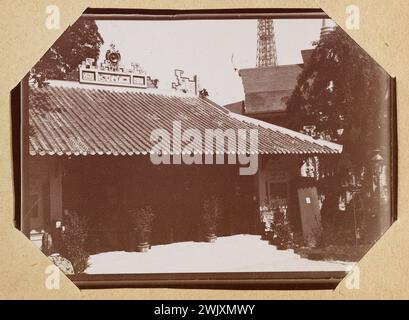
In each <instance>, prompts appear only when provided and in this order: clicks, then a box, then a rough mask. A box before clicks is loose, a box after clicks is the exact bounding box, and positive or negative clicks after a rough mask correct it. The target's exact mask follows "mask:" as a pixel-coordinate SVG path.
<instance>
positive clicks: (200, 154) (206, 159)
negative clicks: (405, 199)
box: [13, 10, 396, 286]
mask: <svg viewBox="0 0 409 320" xmlns="http://www.w3.org/2000/svg"><path fill="white" fill-rule="evenodd" d="M13 94H14V95H16V94H17V95H21V99H20V100H21V101H18V102H19V103H17V104H15V105H13V113H15V114H18V115H19V118H18V119H19V121H20V124H21V128H22V131H21V135H20V136H19V142H20V145H15V146H13V147H14V148H18V149H20V150H21V155H20V156H21V157H20V159H19V161H18V162H19V165H20V166H21V172H22V174H21V181H18V183H17V186H18V187H17V189H19V190H20V191H21V197H20V199H21V203H20V204H21V206H20V207H19V208H18V210H17V212H16V221H17V227H18V228H19V229H21V231H22V232H23V233H24V234H25V235H26V237H27V238H28V239H30V241H31V242H32V243H33V244H34V245H35V246H36V247H37V248H38V249H39V250H41V251H42V252H43V253H44V254H45V255H46V256H47V257H48V258H49V259H50V260H51V261H52V262H53V263H55V264H56V265H57V266H58V267H59V268H60V269H61V270H62V271H63V272H64V273H66V274H67V275H68V276H69V277H70V278H71V279H72V280H73V281H74V282H75V283H76V284H77V285H79V286H98V285H101V284H103V285H105V286H106V285H115V284H118V283H121V285H123V286H127V285H142V286H143V285H144V284H146V283H149V284H151V285H152V284H153V285H158V286H161V285H163V283H167V284H172V285H179V284H182V285H183V284H203V283H214V284H216V285H217V284H218V283H219V284H224V285H226V284H227V285H229V284H231V285H234V284H237V285H240V284H243V283H244V282H245V281H247V282H249V283H250V284H251V283H253V284H258V285H263V284H264V285H274V284H284V285H285V284H289V283H292V284H294V283H295V284H296V285H302V284H308V283H309V284H321V285H323V286H330V285H334V286H335V285H336V283H338V282H339V281H340V280H341V279H342V278H343V277H344V276H345V275H346V274H347V273H348V272H349V271H351V270H352V269H353V268H354V266H355V264H356V262H358V261H359V260H360V259H361V258H362V257H363V256H364V255H365V254H366V253H367V252H368V251H369V249H370V248H371V247H372V246H373V245H374V244H375V243H376V241H378V240H379V239H380V238H381V236H382V234H384V233H385V232H386V230H387V229H388V228H389V226H391V224H392V223H393V222H394V220H395V219H396V212H395V204H394V203H395V200H394V199H395V193H396V191H395V183H396V162H395V161H396V150H395V148H396V135H395V131H394V130H395V123H396V119H395V111H394V110H395V109H394V108H395V105H394V103H395V101H394V95H395V87H394V79H392V78H391V77H390V76H389V75H388V74H387V73H386V72H385V70H384V69H383V68H382V67H381V66H380V65H378V64H377V62H376V61H375V60H374V59H373V58H372V57H371V56H370V55H369V54H368V53H366V52H365V51H364V50H363V49H362V48H361V47H360V46H359V45H358V44H357V43H356V42H355V41H354V40H353V39H351V37H350V36H348V34H347V33H346V32H345V31H344V30H343V29H342V28H341V27H340V26H337V25H336V24H335V23H334V21H332V20H331V19H330V18H329V17H328V16H326V15H325V14H324V13H323V12H322V11H319V10H318V11H314V12H312V11H311V12H309V13H308V14H307V13H305V12H298V13H297V12H287V13H285V12H281V11H280V12H279V13H277V12H274V11H271V12H264V13H262V14H261V13H260V14H258V13H247V12H236V13H232V12H223V10H222V11H218V12H213V11H211V10H210V11H203V12H202V13H201V12H194V13H192V12H183V11H180V12H175V13H174V14H168V13H166V12H161V11H160V10H159V11H155V12H153V13H149V14H147V13H143V12H142V13H140V12H139V13H138V12H137V11H136V12H135V13H129V12H126V13H124V14H118V13H117V12H116V13H115V14H109V13H106V12H104V13H101V14H99V13H98V11H95V12H94V11H92V10H91V11H90V10H87V11H86V12H85V13H84V14H83V15H82V16H81V17H80V18H79V19H78V20H77V21H76V22H75V23H74V24H72V25H71V26H69V27H68V29H67V30H66V31H65V32H64V33H63V34H62V35H61V36H60V37H59V38H58V39H57V40H56V41H55V42H54V43H53V45H52V46H51V47H50V48H49V50H48V51H47V52H46V53H45V54H44V55H43V56H42V57H41V58H40V60H39V61H38V62H37V63H36V64H35V65H34V66H33V67H32V69H31V70H30V72H29V73H28V75H27V77H25V78H24V79H23V80H22V82H21V84H20V86H19V87H18V88H16V90H15V92H14V93H13ZM249 280H250V281H249ZM164 281H165V282H164Z"/></svg>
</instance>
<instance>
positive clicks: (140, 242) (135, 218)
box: [129, 206, 155, 252]
mask: <svg viewBox="0 0 409 320" xmlns="http://www.w3.org/2000/svg"><path fill="white" fill-rule="evenodd" d="M129 214H130V216H131V226H132V231H131V235H130V251H137V252H147V251H148V250H149V248H150V244H149V241H150V234H151V232H152V224H153V219H154V218H155V215H154V213H153V211H152V208H151V207H150V206H145V207H142V208H138V209H131V210H129Z"/></svg>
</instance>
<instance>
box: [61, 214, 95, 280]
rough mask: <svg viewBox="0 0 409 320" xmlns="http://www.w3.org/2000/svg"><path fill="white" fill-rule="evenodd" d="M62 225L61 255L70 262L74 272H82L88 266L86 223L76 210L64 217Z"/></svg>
mask: <svg viewBox="0 0 409 320" xmlns="http://www.w3.org/2000/svg"><path fill="white" fill-rule="evenodd" d="M64 227H65V230H64V231H63V232H62V235H61V239H62V248H61V255H62V256H63V257H65V258H67V259H68V260H69V261H70V262H71V263H72V266H73V268H74V272H75V273H76V274H78V273H82V272H84V271H85V269H87V268H88V266H89V264H88V259H89V252H88V251H87V250H86V240H87V236H88V229H87V223H86V221H85V219H84V218H83V217H80V216H79V215H78V213H77V212H70V213H69V214H68V215H66V216H65V217H64Z"/></svg>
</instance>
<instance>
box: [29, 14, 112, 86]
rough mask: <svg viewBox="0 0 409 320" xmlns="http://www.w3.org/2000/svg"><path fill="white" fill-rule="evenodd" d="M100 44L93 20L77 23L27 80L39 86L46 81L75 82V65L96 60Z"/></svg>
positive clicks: (67, 31) (54, 46)
mask: <svg viewBox="0 0 409 320" xmlns="http://www.w3.org/2000/svg"><path fill="white" fill-rule="evenodd" d="M103 43H104V40H103V39H102V37H101V35H100V33H99V31H98V26H97V24H96V23H95V21H94V20H88V19H79V20H77V21H76V22H75V23H74V24H73V25H72V26H70V27H68V29H67V30H66V31H65V32H64V33H63V34H62V35H61V36H60V37H59V38H58V39H57V41H56V42H55V43H54V44H53V45H52V46H51V48H50V49H49V50H48V51H47V52H46V53H45V54H44V56H43V57H42V58H41V59H40V61H39V62H38V63H37V64H36V65H35V66H34V67H33V68H32V69H31V72H30V80H31V81H33V82H34V83H36V84H37V85H38V86H43V85H44V84H46V80H48V79H55V80H73V79H78V75H77V74H76V73H75V70H76V69H77V68H78V65H79V64H81V62H82V61H84V60H85V59H86V58H93V59H95V60H97V59H98V57H99V53H100V48H101V45H102V44H103Z"/></svg>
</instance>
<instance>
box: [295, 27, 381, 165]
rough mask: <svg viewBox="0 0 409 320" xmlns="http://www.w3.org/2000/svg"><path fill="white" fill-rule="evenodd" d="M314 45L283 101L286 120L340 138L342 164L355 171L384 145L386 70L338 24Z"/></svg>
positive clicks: (297, 127) (336, 138)
mask: <svg viewBox="0 0 409 320" xmlns="http://www.w3.org/2000/svg"><path fill="white" fill-rule="evenodd" d="M314 46H315V48H314V51H313V53H312V55H311V59H310V61H309V62H308V63H307V64H306V65H305V66H304V69H303V71H302V72H301V74H300V76H299V78H298V83H297V86H296V88H295V90H294V92H293V94H292V96H291V97H290V98H289V99H288V102H287V107H288V112H289V113H290V114H291V116H290V118H291V119H292V122H291V124H290V125H291V127H292V129H295V130H298V131H299V130H302V128H303V126H305V125H313V126H315V127H316V133H317V134H318V135H320V136H325V137H327V138H329V139H330V140H332V141H336V142H339V143H341V144H342V145H343V156H342V158H341V162H342V164H343V165H344V166H345V167H347V168H348V170H352V171H353V172H355V173H358V172H360V171H361V170H362V167H365V166H367V165H368V160H369V158H370V157H371V156H372V153H373V150H375V149H381V150H383V149H385V148H386V147H387V145H388V142H387V141H386V139H385V138H384V137H387V136H388V134H389V127H388V123H389V122H388V112H389V105H388V99H389V82H388V75H387V73H386V72H385V71H384V70H383V69H382V68H381V67H380V66H379V65H378V64H377V63H376V62H375V61H374V60H373V59H372V58H371V57H370V56H369V55H368V54H367V53H366V52H365V51H364V50H363V49H362V48H361V47H359V46H358V45H357V44H356V43H355V42H354V41H353V40H352V39H351V38H350V37H349V36H348V35H347V34H346V33H345V32H344V31H343V30H342V29H341V28H339V27H336V28H335V29H334V31H332V32H330V33H328V34H326V35H323V36H322V37H321V39H320V40H319V41H317V42H315V43H314Z"/></svg>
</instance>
